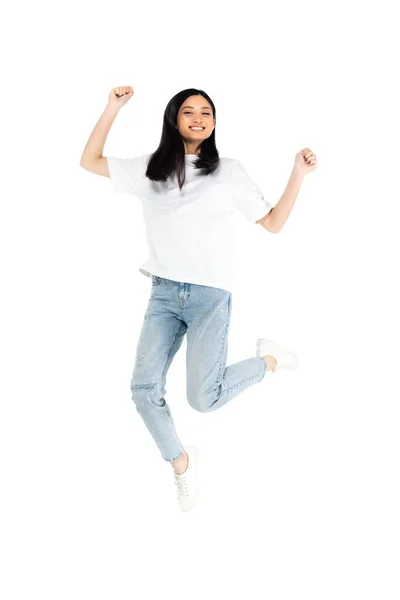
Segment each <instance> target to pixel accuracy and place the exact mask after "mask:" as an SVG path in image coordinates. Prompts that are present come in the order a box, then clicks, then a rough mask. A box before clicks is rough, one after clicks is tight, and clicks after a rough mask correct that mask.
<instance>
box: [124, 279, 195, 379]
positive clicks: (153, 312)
mask: <svg viewBox="0 0 400 600" xmlns="http://www.w3.org/2000/svg"><path fill="white" fill-rule="evenodd" d="M152 282H153V283H152V290H151V295H150V299H149V303H148V306H147V310H146V312H145V315H144V319H143V324H142V329H141V332H140V336H139V340H138V344H137V348H136V356H135V366H134V370H133V377H132V380H134V381H135V383H154V382H157V383H161V382H163V383H164V382H165V374H166V372H167V370H168V368H169V366H170V364H171V362H172V359H173V357H174V356H175V354H176V352H177V351H178V350H179V348H180V346H181V345H182V342H183V338H184V336H185V333H186V329H187V326H186V323H184V322H183V321H182V320H181V319H179V317H178V315H177V314H176V306H175V304H176V299H175V298H174V295H173V294H171V295H169V293H168V290H167V289H166V288H163V289H162V290H161V285H163V284H162V283H161V284H160V279H159V278H155V277H153V279H152Z"/></svg>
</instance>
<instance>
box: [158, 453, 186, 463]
mask: <svg viewBox="0 0 400 600" xmlns="http://www.w3.org/2000/svg"><path fill="white" fill-rule="evenodd" d="M184 454H185V450H182V452H181V453H180V454H178V456H177V457H176V458H165V456H163V459H164V460H165V461H167V462H173V461H174V460H178V458H181V456H183V455H184Z"/></svg>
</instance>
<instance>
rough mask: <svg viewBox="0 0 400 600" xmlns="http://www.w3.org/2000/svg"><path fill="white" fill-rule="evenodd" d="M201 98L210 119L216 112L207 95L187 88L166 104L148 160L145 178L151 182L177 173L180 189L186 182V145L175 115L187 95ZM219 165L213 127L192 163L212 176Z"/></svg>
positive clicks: (205, 173) (201, 91) (162, 179)
mask: <svg viewBox="0 0 400 600" xmlns="http://www.w3.org/2000/svg"><path fill="white" fill-rule="evenodd" d="M198 95H199V96H204V98H206V100H208V102H209V103H210V105H211V108H212V112H213V118H214V119H215V118H216V111H215V106H214V103H213V101H212V100H211V98H210V96H208V94H206V93H205V92H204V91H203V90H197V89H195V88H188V89H186V90H182V91H181V92H178V93H177V94H176V95H175V96H174V97H173V98H171V100H170V101H169V102H168V104H167V106H166V108H165V111H164V119H163V129H162V134H161V141H160V144H159V146H158V148H157V150H156V151H155V152H153V154H152V155H151V156H150V158H149V159H148V164H147V170H146V177H148V178H149V179H151V180H152V181H165V180H166V179H167V178H168V177H169V176H170V175H171V174H173V173H176V175H177V178H178V184H179V188H180V189H182V186H183V184H184V183H185V171H186V168H185V146H184V143H183V140H182V137H181V134H180V133H179V130H178V129H177V116H178V111H179V108H180V107H181V106H182V103H183V102H184V101H185V100H186V98H189V96H198ZM218 165H219V154H218V150H217V147H216V145H215V127H214V129H213V132H212V134H211V135H210V136H209V137H208V138H207V139H206V140H204V141H203V142H202V144H201V149H200V154H199V156H198V158H196V160H195V162H194V166H195V168H196V169H204V171H203V174H204V175H209V174H210V173H213V172H214V171H215V170H216V169H217V168H218Z"/></svg>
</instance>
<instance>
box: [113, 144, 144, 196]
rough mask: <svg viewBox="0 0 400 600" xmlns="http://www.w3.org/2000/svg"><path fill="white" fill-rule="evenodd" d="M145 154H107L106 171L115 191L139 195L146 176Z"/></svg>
mask: <svg viewBox="0 0 400 600" xmlns="http://www.w3.org/2000/svg"><path fill="white" fill-rule="evenodd" d="M147 157H148V155H147V154H145V155H142V156H137V157H135V158H116V157H115V156H107V164H108V171H109V173H110V181H111V186H112V189H113V191H114V192H115V193H121V194H135V195H140V190H141V189H142V187H143V183H144V180H145V177H146V169H147V161H146V158H147Z"/></svg>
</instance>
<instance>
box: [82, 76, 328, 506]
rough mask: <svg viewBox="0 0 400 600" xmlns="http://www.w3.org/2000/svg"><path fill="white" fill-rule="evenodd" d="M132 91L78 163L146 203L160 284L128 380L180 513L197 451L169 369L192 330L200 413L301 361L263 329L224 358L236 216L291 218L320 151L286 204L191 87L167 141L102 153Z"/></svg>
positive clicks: (180, 100) (303, 157)
mask: <svg viewBox="0 0 400 600" xmlns="http://www.w3.org/2000/svg"><path fill="white" fill-rule="evenodd" d="M132 95H133V89H132V88H131V87H129V86H122V87H118V88H115V89H113V90H111V92H110V95H109V99H108V105H107V107H106V109H105V111H104V113H103V114H102V116H101V117H100V119H99V121H98V123H97V124H96V126H95V128H94V130H93V132H92V134H91V136H90V138H89V140H88V142H87V144H86V147H85V149H84V152H83V154H82V159H81V163H80V164H81V166H82V167H83V168H85V169H87V170H88V171H91V172H93V173H97V174H99V175H103V176H106V177H110V179H111V183H112V186H113V190H114V191H115V192H122V193H128V194H129V193H130V194H134V195H135V196H137V197H138V198H139V199H140V200H141V201H142V203H143V215H144V219H145V223H146V235H147V242H148V247H149V258H148V260H147V261H146V262H145V263H143V264H142V265H141V266H140V267H139V269H140V271H141V272H142V273H143V274H144V275H146V276H148V277H151V280H152V288H151V295H150V299H149V304H148V308H147V310H146V313H145V315H144V320H143V326H142V331H141V334H140V338H139V342H138V346H137V351H136V359H135V366H134V369H133V375H132V379H131V391H132V399H133V401H134V402H135V405H136V408H137V411H138V412H139V414H140V415H141V417H142V418H143V421H144V423H145V425H146V426H147V428H148V430H149V432H150V433H151V435H152V436H153V438H154V440H155V442H156V444H157V446H158V448H159V450H160V452H161V455H162V457H163V458H164V459H165V460H166V461H167V462H170V464H171V465H172V467H173V470H174V477H175V483H176V490H177V497H178V502H179V506H180V508H181V510H184V511H189V510H191V509H192V508H193V507H194V506H195V504H196V501H197V497H198V487H197V482H196V461H197V448H196V447H194V446H187V447H186V448H183V446H182V444H181V442H180V440H179V438H178V435H177V433H176V430H175V425H174V422H173V419H172V415H171V413H170V410H169V407H168V405H167V403H166V402H165V399H164V395H165V393H166V390H165V382H166V374H167V372H168V369H169V367H170V365H171V362H172V360H173V358H174V356H175V354H176V352H177V351H178V349H179V348H180V346H181V344H182V341H183V338H184V336H185V334H187V361H186V364H187V399H188V402H189V404H190V405H191V406H192V407H193V408H195V409H196V410H199V411H201V412H207V411H212V410H216V409H218V408H220V407H221V406H223V405H224V404H226V403H227V402H229V401H230V400H232V399H233V398H235V397H236V396H237V395H238V394H240V393H241V392H243V391H244V390H245V389H247V388H248V387H250V386H252V385H254V384H255V383H259V382H260V381H261V380H262V379H263V378H264V376H265V374H266V372H267V371H273V372H275V371H276V370H277V369H280V368H286V369H295V368H297V366H298V359H297V357H296V355H295V354H294V353H293V352H290V351H289V350H286V349H284V348H282V347H281V346H279V345H278V344H276V343H274V342H273V341H271V340H266V339H264V338H260V339H258V340H257V343H256V355H255V356H254V357H251V358H247V359H245V360H243V361H241V362H238V363H236V364H234V365H230V366H228V367H226V366H225V365H226V358H227V339H228V330H229V323H230V316H231V309H232V290H233V289H234V285H235V268H234V264H233V262H234V261H233V259H232V256H233V254H234V252H233V249H234V248H233V227H232V218H231V217H232V214H233V211H234V209H237V210H239V211H241V212H242V213H243V214H244V215H245V217H246V218H247V219H248V220H249V221H250V222H253V223H259V224H261V225H262V226H263V227H264V228H265V229H266V230H268V231H270V232H273V233H277V232H278V231H280V229H281V228H282V226H283V225H284V223H285V222H286V220H287V218H288V216H289V214H290V212H291V210H292V208H293V205H294V202H295V200H296V197H297V194H298V191H299V189H300V186H301V183H302V180H303V177H304V175H305V173H307V172H309V171H312V170H314V169H315V168H316V163H317V161H316V157H315V154H313V153H312V152H311V150H310V149H309V148H304V149H303V150H301V151H300V152H299V153H298V154H297V155H296V157H295V164H294V167H293V170H292V174H291V177H290V179H289V182H288V185H287V187H286V189H285V192H284V194H283V195H282V197H281V199H280V200H279V202H278V203H277V204H276V205H275V206H274V207H272V206H271V205H270V204H269V203H268V202H266V201H265V200H264V198H263V195H262V193H261V192H260V190H259V189H258V187H257V186H256V185H255V184H254V183H253V182H252V180H251V179H250V178H249V176H248V175H247V173H246V171H245V170H244V168H243V167H242V165H241V164H240V162H239V161H237V160H234V159H230V158H220V157H219V154H218V151H217V148H216V145H215V125H216V111H215V106H214V104H213V102H212V100H211V98H210V97H209V96H208V95H207V94H206V93H205V92H204V91H203V90H198V89H194V88H189V89H186V90H183V91H181V92H179V93H178V94H176V95H175V96H174V97H173V98H172V99H171V100H170V101H169V103H168V104H167V107H166V109H165V112H164V122H163V130H162V136H161V142H160V145H159V147H158V148H157V150H156V151H155V152H154V153H152V154H145V155H142V156H138V157H135V158H132V159H127V158H124V159H122V158H115V157H108V158H107V157H104V156H103V149H104V144H105V141H106V138H107V135H108V132H109V130H110V128H111V125H112V123H113V122H114V119H115V117H116V116H117V114H118V112H119V110H120V108H121V107H122V106H123V105H124V104H126V103H127V102H128V101H129V99H130V98H131V97H132Z"/></svg>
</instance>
